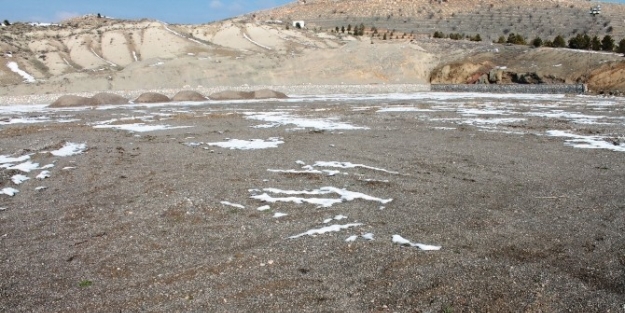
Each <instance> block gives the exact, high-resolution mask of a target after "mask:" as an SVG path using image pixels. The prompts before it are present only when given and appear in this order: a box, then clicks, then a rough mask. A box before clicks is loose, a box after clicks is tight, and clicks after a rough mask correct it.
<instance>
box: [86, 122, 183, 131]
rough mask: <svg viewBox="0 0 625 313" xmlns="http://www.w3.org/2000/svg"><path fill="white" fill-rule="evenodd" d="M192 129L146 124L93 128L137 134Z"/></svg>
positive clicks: (97, 126)
mask: <svg viewBox="0 0 625 313" xmlns="http://www.w3.org/2000/svg"><path fill="white" fill-rule="evenodd" d="M190 127H193V126H171V125H146V124H144V123H135V124H119V125H95V126H93V128H113V129H121V130H126V131H130V132H137V133H144V132H151V131H157V130H166V129H179V128H190Z"/></svg>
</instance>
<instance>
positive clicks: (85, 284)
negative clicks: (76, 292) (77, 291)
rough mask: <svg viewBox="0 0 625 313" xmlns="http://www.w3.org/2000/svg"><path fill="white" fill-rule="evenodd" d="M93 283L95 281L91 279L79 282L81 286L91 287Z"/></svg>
mask: <svg viewBox="0 0 625 313" xmlns="http://www.w3.org/2000/svg"><path fill="white" fill-rule="evenodd" d="M91 285H93V282H92V281H90V280H83V281H81V282H80V283H78V287H80V288H85V287H89V286H91Z"/></svg>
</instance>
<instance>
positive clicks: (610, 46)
mask: <svg viewBox="0 0 625 313" xmlns="http://www.w3.org/2000/svg"><path fill="white" fill-rule="evenodd" d="M601 50H603V51H614V39H612V37H611V36H610V35H605V36H604V37H603V39H602V40H601Z"/></svg>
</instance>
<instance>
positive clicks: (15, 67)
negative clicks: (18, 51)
mask: <svg viewBox="0 0 625 313" xmlns="http://www.w3.org/2000/svg"><path fill="white" fill-rule="evenodd" d="M7 67H8V68H9V69H10V70H11V71H13V72H14V73H17V74H18V75H20V76H22V78H23V79H24V82H27V83H34V82H35V78H34V77H33V76H32V75H30V74H28V73H26V72H24V71H23V70H21V69H20V67H19V65H17V63H16V62H9V63H7Z"/></svg>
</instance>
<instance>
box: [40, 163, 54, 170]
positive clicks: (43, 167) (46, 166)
mask: <svg viewBox="0 0 625 313" xmlns="http://www.w3.org/2000/svg"><path fill="white" fill-rule="evenodd" d="M53 167H54V164H46V165H44V166H42V167H40V168H39V169H40V170H47V169H49V168H53Z"/></svg>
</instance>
